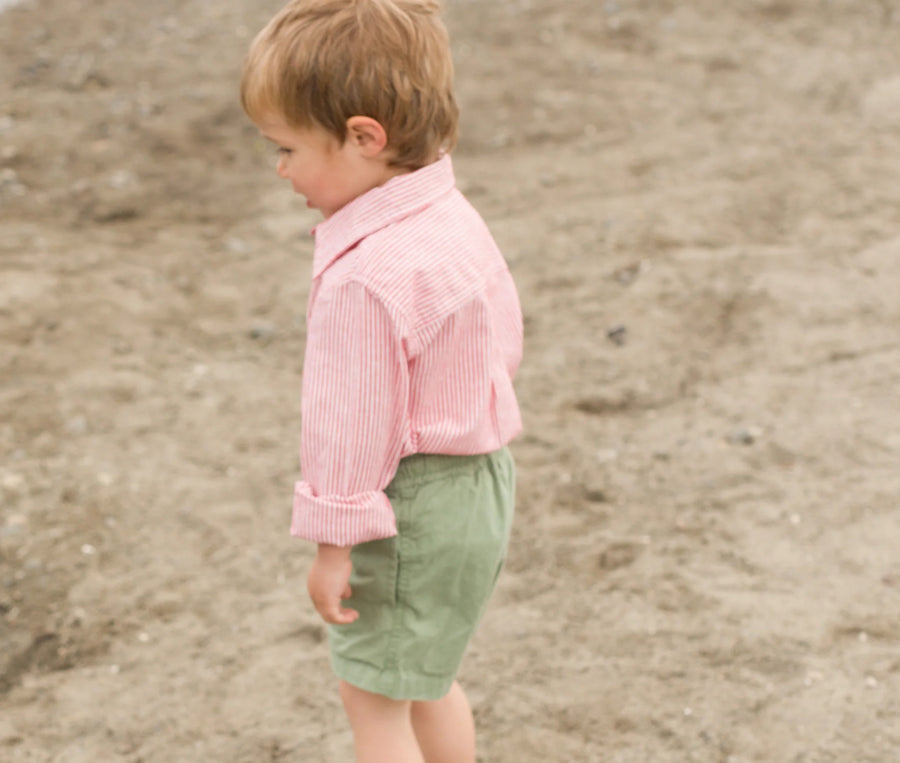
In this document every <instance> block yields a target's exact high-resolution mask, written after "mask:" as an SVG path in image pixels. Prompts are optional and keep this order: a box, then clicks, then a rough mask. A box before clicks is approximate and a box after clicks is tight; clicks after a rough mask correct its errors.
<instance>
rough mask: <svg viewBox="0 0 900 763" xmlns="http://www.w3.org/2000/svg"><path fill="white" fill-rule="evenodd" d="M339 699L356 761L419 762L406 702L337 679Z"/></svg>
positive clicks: (421, 761) (419, 755) (417, 747)
mask: <svg viewBox="0 0 900 763" xmlns="http://www.w3.org/2000/svg"><path fill="white" fill-rule="evenodd" d="M340 692H341V700H342V701H343V703H344V710H345V711H346V712H347V717H348V718H349V719H350V726H351V727H352V728H353V746H354V748H355V750H356V760H357V763H423V758H422V752H421V750H420V749H419V745H418V743H417V742H416V736H415V734H414V733H413V729H412V724H411V722H410V703H409V702H403V701H398V700H393V699H389V698H388V697H383V696H381V695H380V694H372V693H371V692H367V691H364V690H362V689H359V688H357V687H356V686H352V685H351V684H348V683H346V682H345V681H341V684H340Z"/></svg>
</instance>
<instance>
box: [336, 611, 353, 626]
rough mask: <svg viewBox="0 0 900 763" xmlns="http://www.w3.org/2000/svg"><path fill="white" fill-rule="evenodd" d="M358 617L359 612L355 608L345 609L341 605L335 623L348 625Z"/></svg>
mask: <svg viewBox="0 0 900 763" xmlns="http://www.w3.org/2000/svg"><path fill="white" fill-rule="evenodd" d="M358 617H359V612H357V611H356V610H355V609H346V608H345V607H341V609H340V611H339V612H338V620H337V621H336V622H335V625H349V624H350V623H353V622H356V620H357V618H358Z"/></svg>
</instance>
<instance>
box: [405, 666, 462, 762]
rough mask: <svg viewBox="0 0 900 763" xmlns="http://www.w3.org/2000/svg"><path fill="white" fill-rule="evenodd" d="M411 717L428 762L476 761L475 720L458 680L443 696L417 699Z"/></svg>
mask: <svg viewBox="0 0 900 763" xmlns="http://www.w3.org/2000/svg"><path fill="white" fill-rule="evenodd" d="M411 717H412V725H413V729H414V730H415V732H416V739H418V740H419V747H420V748H421V750H422V752H423V753H424V755H425V761H426V763H475V721H474V720H473V718H472V710H471V709H470V708H469V700H467V699H466V695H465V693H464V692H463V690H462V687H461V686H460V685H459V684H458V683H457V682H456V681H454V682H453V686H452V687H451V689H450V691H449V692H448V693H447V695H446V696H444V697H442V698H441V699H438V700H435V701H434V702H413V703H412V712H411Z"/></svg>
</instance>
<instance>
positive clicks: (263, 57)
mask: <svg viewBox="0 0 900 763" xmlns="http://www.w3.org/2000/svg"><path fill="white" fill-rule="evenodd" d="M438 12H439V4H438V2H437V0H291V2H289V3H288V4H287V5H286V6H285V7H284V8H282V9H281V11H279V12H278V14H276V16H275V17H274V18H273V19H272V20H271V21H270V22H269V23H268V24H267V25H266V26H265V27H264V28H263V29H262V31H260V33H259V34H258V35H257V36H256V39H254V40H253V43H252V44H251V46H250V51H249V53H248V55H247V59H246V61H245V63H244V71H243V75H242V77H241V104H242V105H243V107H244V111H246V112H247V114H248V116H249V117H250V118H251V119H252V120H254V121H256V122H259V121H261V120H262V119H263V117H265V116H266V115H268V114H272V113H273V112H274V114H276V115H278V116H280V117H282V118H284V119H285V120H286V121H287V123H288V124H289V125H290V126H292V127H298V128H308V127H313V126H319V127H322V128H324V129H325V130H326V131H328V132H329V133H331V134H332V135H334V136H335V137H336V138H337V139H338V140H340V141H341V142H343V141H344V139H345V138H346V123H347V120H348V119H349V118H350V117H352V116H357V115H358V116H367V117H371V118H373V119H375V120H377V121H378V122H379V123H380V124H381V125H382V127H384V129H385V132H386V133H387V138H388V149H389V152H390V157H391V158H390V164H391V165H392V166H396V167H404V168H408V169H418V168H419V167H422V166H424V165H425V164H428V163H429V162H431V161H434V159H436V158H437V156H438V154H439V153H440V152H441V151H450V150H451V149H452V148H453V147H454V146H455V144H456V137H457V123H458V118H459V110H458V108H457V105H456V100H455V98H454V97H453V63H452V60H451V56H450V43H449V40H448V37H447V30H446V28H445V27H444V24H443V22H442V21H441V19H440V16H439V14H438Z"/></svg>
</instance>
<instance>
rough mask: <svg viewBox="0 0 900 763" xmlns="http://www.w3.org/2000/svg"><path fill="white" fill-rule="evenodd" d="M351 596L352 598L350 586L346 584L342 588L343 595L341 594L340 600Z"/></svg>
mask: <svg viewBox="0 0 900 763" xmlns="http://www.w3.org/2000/svg"><path fill="white" fill-rule="evenodd" d="M351 596H353V589H352V588H351V587H350V584H349V583H347V585H346V586H344V591H343V593H341V598H342V599H349V598H350V597H351Z"/></svg>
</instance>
